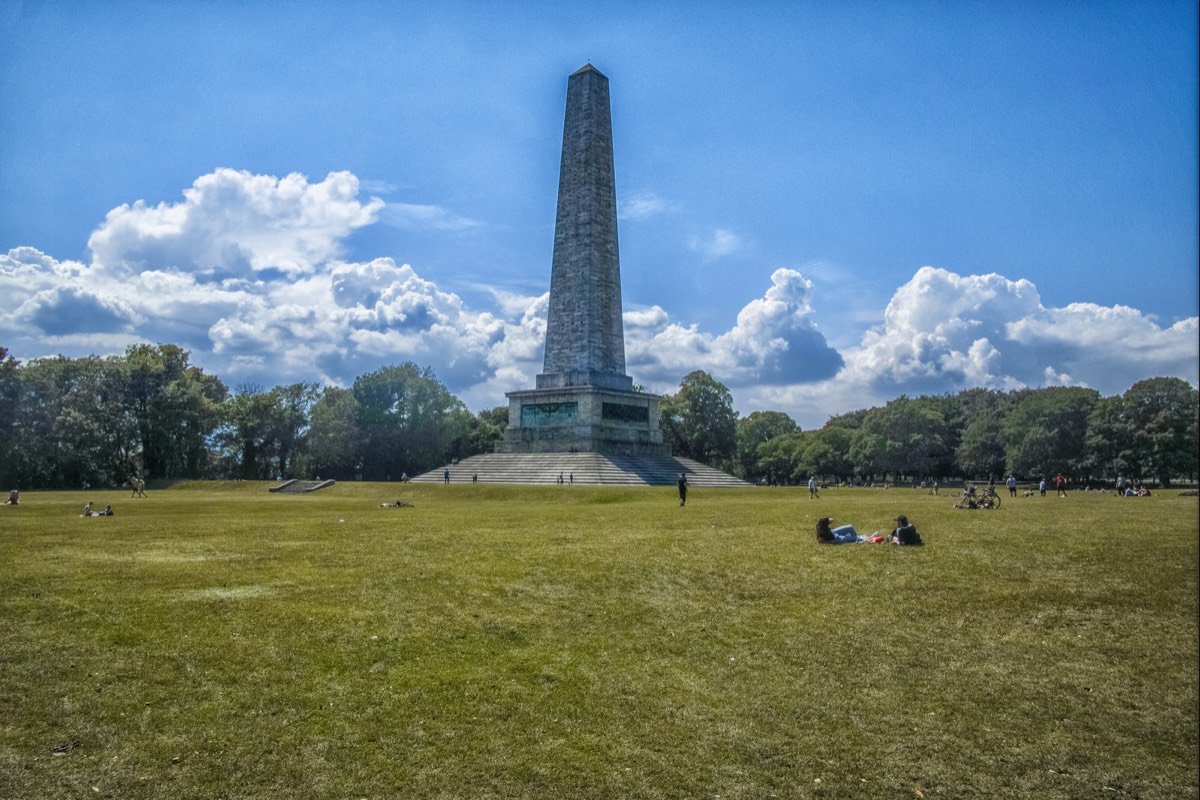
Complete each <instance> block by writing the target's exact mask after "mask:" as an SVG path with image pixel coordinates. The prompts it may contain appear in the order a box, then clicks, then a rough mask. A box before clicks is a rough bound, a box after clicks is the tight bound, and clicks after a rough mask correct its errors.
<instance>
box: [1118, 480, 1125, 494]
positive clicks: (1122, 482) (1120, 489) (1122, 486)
mask: <svg viewBox="0 0 1200 800" xmlns="http://www.w3.org/2000/svg"><path fill="white" fill-rule="evenodd" d="M1123 494H1125V476H1124V475H1118V476H1117V497H1120V496H1121V495H1123Z"/></svg>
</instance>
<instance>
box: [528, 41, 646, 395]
mask: <svg viewBox="0 0 1200 800" xmlns="http://www.w3.org/2000/svg"><path fill="white" fill-rule="evenodd" d="M614 174H615V173H614V170H613V142H612V116H611V111H610V105H609V98H608V78H606V77H604V75H602V74H601V73H600V71H599V70H597V69H596V68H595V67H593V66H592V65H591V64H588V65H587V66H585V67H583V68H582V69H580V70H578V71H576V72H575V73H574V74H572V75H571V77H570V78H568V79H567V113H566V119H565V121H564V122H563V144H562V161H561V162H560V166H559V174H558V175H559V176H558V213H557V216H556V218H555V224H554V261H553V265H552V267H551V270H550V308H549V313H548V314H547V317H546V358H545V363H544V370H543V373H542V374H541V375H538V376H537V387H538V388H539V389H543V388H545V389H548V388H554V387H561V386H576V385H588V386H605V387H608V388H611V389H631V388H632V387H633V381H632V380H631V379H630V378H629V376H627V375H626V374H625V334H624V327H623V324H622V321H621V262H620V257H619V255H618V247H617V189H616V179H615V177H614Z"/></svg>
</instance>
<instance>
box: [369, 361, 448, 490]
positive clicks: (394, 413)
mask: <svg viewBox="0 0 1200 800" xmlns="http://www.w3.org/2000/svg"><path fill="white" fill-rule="evenodd" d="M352 391H353V392H354V397H355V399H356V400H357V401H358V404H359V423H360V426H361V428H360V429H361V431H362V433H363V437H364V451H363V466H364V477H366V478H367V479H369V480H396V479H398V478H399V477H400V476H401V475H402V474H404V473H408V474H409V475H415V474H418V473H421V472H425V471H427V470H429V469H432V468H434V467H436V466H438V465H439V464H442V463H445V462H446V461H448V460H449V459H450V458H453V457H454V454H455V453H456V452H457V451H465V449H466V442H467V441H468V440H469V429H470V412H468V411H467V410H466V407H465V406H463V404H462V402H461V401H460V400H459V399H458V398H456V397H455V396H454V395H452V394H451V393H450V391H449V390H448V389H447V388H446V387H445V386H443V385H442V384H441V382H440V381H438V379H437V377H436V376H435V375H434V374H433V371H432V370H431V369H429V368H428V367H426V368H424V369H421V368H420V367H418V366H417V365H416V364H414V363H412V362H411V361H408V362H405V363H404V364H401V365H400V366H390V367H383V368H382V369H379V370H376V371H375V372H372V373H369V374H367V375H363V376H361V377H359V378H358V379H357V380H355V381H354V386H353V388H352Z"/></svg>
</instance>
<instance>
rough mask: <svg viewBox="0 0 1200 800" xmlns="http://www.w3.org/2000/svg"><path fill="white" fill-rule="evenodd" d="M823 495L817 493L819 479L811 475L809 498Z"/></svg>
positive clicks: (812, 498)
mask: <svg viewBox="0 0 1200 800" xmlns="http://www.w3.org/2000/svg"><path fill="white" fill-rule="evenodd" d="M820 496H821V495H819V494H817V479H816V478H813V477H810V478H809V479H808V499H809V500H816V499H817V498H819V497H820Z"/></svg>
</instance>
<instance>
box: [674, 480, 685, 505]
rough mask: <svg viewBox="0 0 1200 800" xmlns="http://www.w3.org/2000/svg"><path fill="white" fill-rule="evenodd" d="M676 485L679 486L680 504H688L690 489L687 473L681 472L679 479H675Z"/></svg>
mask: <svg viewBox="0 0 1200 800" xmlns="http://www.w3.org/2000/svg"><path fill="white" fill-rule="evenodd" d="M675 485H676V486H678V487H679V505H680V506H684V505H687V490H688V482H687V475H685V474H684V473H682V472H681V473H679V480H677V481H675Z"/></svg>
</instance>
